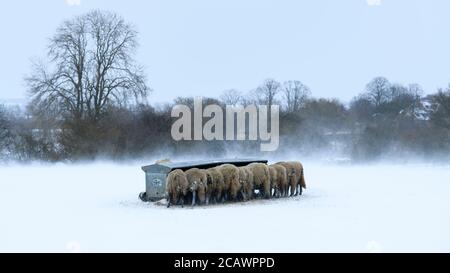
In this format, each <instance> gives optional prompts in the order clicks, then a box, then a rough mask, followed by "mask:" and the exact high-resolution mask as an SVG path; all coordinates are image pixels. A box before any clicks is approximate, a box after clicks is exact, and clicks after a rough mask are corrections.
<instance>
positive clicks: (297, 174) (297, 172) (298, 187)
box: [288, 161, 306, 196]
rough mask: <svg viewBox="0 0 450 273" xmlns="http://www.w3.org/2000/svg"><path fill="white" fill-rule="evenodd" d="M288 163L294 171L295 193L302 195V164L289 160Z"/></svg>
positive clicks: (303, 178)
mask: <svg viewBox="0 0 450 273" xmlns="http://www.w3.org/2000/svg"><path fill="white" fill-rule="evenodd" d="M288 163H289V164H291V166H292V167H293V168H294V171H295V179H296V183H295V195H296V196H297V195H302V193H303V189H306V182H305V173H304V169H303V165H302V163H300V162H298V161H289V162H288Z"/></svg>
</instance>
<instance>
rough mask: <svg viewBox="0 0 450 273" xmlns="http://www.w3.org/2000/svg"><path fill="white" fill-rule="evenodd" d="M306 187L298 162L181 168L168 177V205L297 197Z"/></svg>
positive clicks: (301, 168)
mask: <svg viewBox="0 0 450 273" xmlns="http://www.w3.org/2000/svg"><path fill="white" fill-rule="evenodd" d="M302 189H306V183H305V177H304V171H303V166H302V164H301V163H300V162H297V161H289V162H278V163H276V164H272V165H267V164H264V163H252V164H250V165H247V166H244V167H236V166H234V165H232V164H224V165H220V166H217V167H214V168H210V169H205V170H204V169H198V168H192V169H189V170H187V171H182V170H179V169H177V170H174V171H172V172H170V173H169V174H168V176H167V179H166V198H167V207H170V205H181V206H183V205H184V204H186V203H188V204H189V203H191V204H192V206H195V205H196V204H200V205H203V204H206V205H208V204H210V203H223V202H226V201H232V202H236V201H248V200H251V199H253V198H266V199H269V198H272V197H275V198H280V197H287V196H294V195H295V196H296V195H301V194H302Z"/></svg>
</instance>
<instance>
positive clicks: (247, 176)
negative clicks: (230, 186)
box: [239, 167, 253, 201]
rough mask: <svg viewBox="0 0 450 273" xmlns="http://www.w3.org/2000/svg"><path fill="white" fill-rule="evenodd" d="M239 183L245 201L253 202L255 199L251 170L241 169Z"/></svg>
mask: <svg viewBox="0 0 450 273" xmlns="http://www.w3.org/2000/svg"><path fill="white" fill-rule="evenodd" d="M239 182H240V183H241V196H242V199H243V201H248V200H251V199H252V197H253V173H252V171H251V170H250V169H249V168H247V167H239Z"/></svg>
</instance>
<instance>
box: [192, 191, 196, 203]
mask: <svg viewBox="0 0 450 273" xmlns="http://www.w3.org/2000/svg"><path fill="white" fill-rule="evenodd" d="M196 197H197V192H196V191H193V192H192V206H195V198H196Z"/></svg>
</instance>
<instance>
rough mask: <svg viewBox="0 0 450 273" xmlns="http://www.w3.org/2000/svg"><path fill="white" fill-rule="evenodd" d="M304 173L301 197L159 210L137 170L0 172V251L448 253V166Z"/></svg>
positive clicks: (331, 168)
mask: <svg viewBox="0 0 450 273" xmlns="http://www.w3.org/2000/svg"><path fill="white" fill-rule="evenodd" d="M305 169H306V179H307V180H306V181H307V183H308V186H309V189H308V190H307V191H306V192H305V195H304V196H302V197H297V198H292V199H282V200H268V201H266V200H263V201H262V200H260V201H253V202H250V203H237V204H228V205H220V206H209V207H196V208H194V209H191V208H184V209H182V208H170V209H166V208H165V207H162V206H156V205H154V204H146V203H142V202H141V201H139V200H138V198H137V196H138V193H139V192H141V191H143V189H144V173H143V172H142V171H141V170H140V166H139V165H133V166H131V165H126V166H124V165H112V164H91V165H72V166H68V165H53V166H37V165H31V166H5V167H0V252H3V251H61V252H65V251H86V252H91V251H146V252H147V251H148V252H177V251H183V252H198V251H202V252H203V251H204V252H210V251H213V252H223V251H239V252H302V251H333V252H334V251H358V252H359V251H362V252H366V251H389V252H391V251H444V252H448V251H450V166H428V165H407V166H388V165H373V166H335V165H320V164H305Z"/></svg>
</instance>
